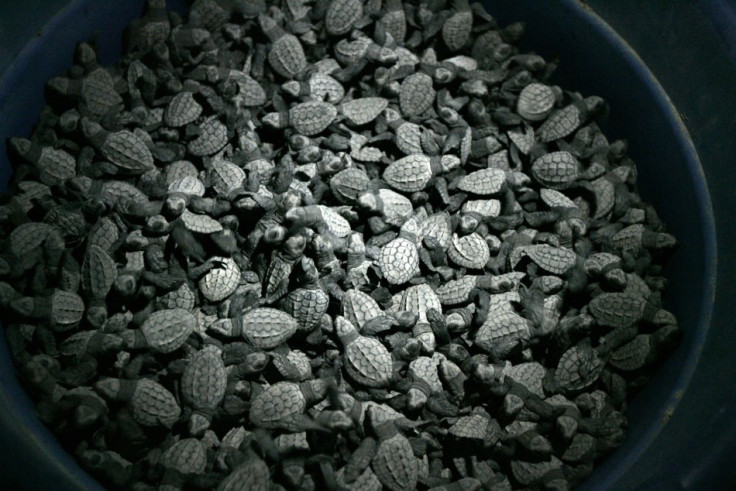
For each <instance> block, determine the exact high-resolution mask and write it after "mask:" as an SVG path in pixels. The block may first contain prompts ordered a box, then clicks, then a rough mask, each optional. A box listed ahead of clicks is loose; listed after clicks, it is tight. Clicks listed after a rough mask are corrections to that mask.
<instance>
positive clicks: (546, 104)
mask: <svg viewBox="0 0 736 491" xmlns="http://www.w3.org/2000/svg"><path fill="white" fill-rule="evenodd" d="M555 102H556V97H555V92H554V91H553V90H552V88H551V87H549V86H548V85H544V84H540V83H538V82H532V83H530V84H529V85H527V86H526V87H524V88H523V89H522V91H521V92H520V93H519V98H518V99H517V101H516V113H517V114H518V115H519V116H521V117H522V118H524V119H526V120H527V121H542V120H543V119H544V118H546V117H547V115H548V114H549V113H550V111H552V108H553V107H554V105H555Z"/></svg>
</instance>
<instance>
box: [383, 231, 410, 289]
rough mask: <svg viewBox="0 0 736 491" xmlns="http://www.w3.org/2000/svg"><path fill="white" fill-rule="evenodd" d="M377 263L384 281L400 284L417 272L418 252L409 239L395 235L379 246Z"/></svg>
mask: <svg viewBox="0 0 736 491" xmlns="http://www.w3.org/2000/svg"><path fill="white" fill-rule="evenodd" d="M379 265H380V267H381V272H382V273H383V277H384V278H385V279H386V281H388V282H389V283H391V284H392V285H401V284H403V283H406V282H407V281H409V280H410V279H411V278H413V277H414V276H415V275H416V274H417V273H418V272H419V253H418V252H417V248H416V246H415V245H414V244H413V243H412V242H411V241H409V240H408V239H405V238H403V237H397V238H395V239H394V240H392V241H391V242H389V243H388V244H386V245H385V246H383V247H382V248H381V253H380V256H379Z"/></svg>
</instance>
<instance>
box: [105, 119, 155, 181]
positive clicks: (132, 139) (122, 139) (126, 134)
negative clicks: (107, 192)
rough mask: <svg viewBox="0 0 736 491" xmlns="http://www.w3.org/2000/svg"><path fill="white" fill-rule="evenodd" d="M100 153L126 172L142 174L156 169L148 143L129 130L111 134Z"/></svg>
mask: <svg viewBox="0 0 736 491" xmlns="http://www.w3.org/2000/svg"><path fill="white" fill-rule="evenodd" d="M100 151H101V152H102V155H104V156H105V158H106V159H108V160H109V161H110V162H112V163H113V164H115V165H117V166H118V167H120V168H121V169H122V170H123V171H125V172H129V173H135V174H142V173H144V172H146V171H149V170H152V169H153V168H154V165H153V155H152V154H151V151H150V150H149V149H148V147H147V146H146V143H145V142H144V141H143V140H142V139H141V138H140V137H139V136H138V135H136V134H135V133H133V132H132V131H129V130H120V131H116V132H113V133H109V134H108V135H107V138H106V139H105V141H104V143H103V144H102V147H101V148H100Z"/></svg>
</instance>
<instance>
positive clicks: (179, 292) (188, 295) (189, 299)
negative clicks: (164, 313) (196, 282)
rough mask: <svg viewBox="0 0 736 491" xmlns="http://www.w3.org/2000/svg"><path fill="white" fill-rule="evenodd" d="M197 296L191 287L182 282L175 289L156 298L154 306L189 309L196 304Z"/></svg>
mask: <svg viewBox="0 0 736 491" xmlns="http://www.w3.org/2000/svg"><path fill="white" fill-rule="evenodd" d="M196 301H197V298H196V295H195V294H194V292H193V291H192V289H191V287H190V286H189V285H188V284H187V283H184V284H182V285H181V286H180V287H179V288H177V289H176V290H172V291H170V292H167V293H165V294H164V295H161V296H160V297H158V298H157V299H156V307H158V308H159V309H174V308H180V309H184V310H191V309H193V308H194V306H195V304H196Z"/></svg>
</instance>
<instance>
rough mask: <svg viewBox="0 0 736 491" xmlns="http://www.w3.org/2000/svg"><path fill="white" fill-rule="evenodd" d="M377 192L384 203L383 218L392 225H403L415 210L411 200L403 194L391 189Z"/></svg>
mask: <svg viewBox="0 0 736 491" xmlns="http://www.w3.org/2000/svg"><path fill="white" fill-rule="evenodd" d="M377 194H378V199H380V200H381V203H383V210H382V213H383V219H384V220H385V221H386V223H388V224H390V225H396V226H401V224H402V223H404V222H405V221H406V219H407V218H409V217H410V216H411V214H412V213H413V212H414V205H412V204H411V200H409V198H407V197H406V196H404V195H403V194H399V193H397V192H395V191H392V190H390V189H379V190H378V191H377ZM430 218H431V217H430Z"/></svg>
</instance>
